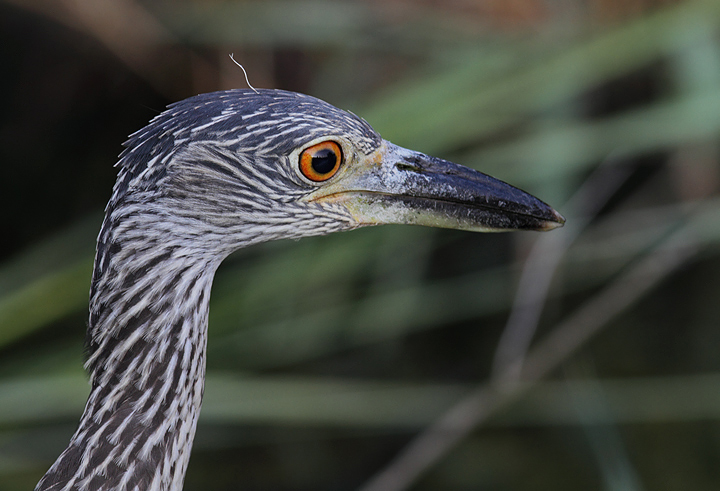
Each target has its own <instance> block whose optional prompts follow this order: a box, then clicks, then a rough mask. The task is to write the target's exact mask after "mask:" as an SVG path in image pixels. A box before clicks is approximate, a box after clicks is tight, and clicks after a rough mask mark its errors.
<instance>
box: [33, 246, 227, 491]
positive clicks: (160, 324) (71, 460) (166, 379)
mask: <svg viewBox="0 0 720 491" xmlns="http://www.w3.org/2000/svg"><path fill="white" fill-rule="evenodd" d="M102 237H103V234H102V233H101V240H100V241H99V244H98V253H97V256H96V261H95V271H94V273H93V284H92V288H91V298H90V323H89V328H88V340H87V342H88V351H89V358H88V361H87V364H86V367H87V368H88V369H89V371H90V374H91V383H92V389H91V393H90V396H89V398H88V401H87V404H86V407H85V411H84V413H83V416H82V418H81V421H80V424H79V427H78V429H77V431H76V433H75V434H74V436H73V437H72V440H71V442H70V445H69V446H68V448H67V449H66V450H65V451H64V452H63V454H62V455H61V456H60V457H59V458H58V460H57V462H56V463H55V464H54V465H53V467H52V468H51V469H50V470H49V471H48V473H47V474H46V476H45V477H44V478H43V480H42V481H41V482H40V483H39V484H38V487H37V488H36V489H93V490H116V489H117V490H120V489H157V490H180V489H181V488H182V483H183V480H184V476H185V471H186V468H187V463H188V460H189V457H190V449H191V447H192V441H193V437H194V434H195V427H196V423H197V418H198V415H199V412H200V405H201V402H202V394H203V383H204V378H205V377H204V374H205V351H206V338H207V318H208V299H209V296H210V288H211V284H212V278H213V276H214V273H215V269H216V267H217V265H218V264H219V261H208V260H202V259H201V258H197V257H194V256H193V255H192V254H186V253H183V249H182V248H180V247H178V246H177V245H173V244H172V243H165V244H162V243H160V242H158V243H155V244H145V246H146V247H144V248H143V249H142V250H140V249H137V248H132V247H129V246H127V245H125V244H123V243H122V242H120V241H113V239H112V237H107V240H109V241H108V242H105V243H103V241H102ZM54 483H60V484H61V485H60V486H57V487H52V484H54Z"/></svg>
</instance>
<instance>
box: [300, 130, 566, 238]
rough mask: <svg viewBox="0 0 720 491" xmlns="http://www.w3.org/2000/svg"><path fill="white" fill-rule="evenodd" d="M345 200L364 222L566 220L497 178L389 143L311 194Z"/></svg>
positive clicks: (520, 226) (453, 224) (483, 224)
mask: <svg viewBox="0 0 720 491" xmlns="http://www.w3.org/2000/svg"><path fill="white" fill-rule="evenodd" d="M307 199H308V200H309V201H312V202H318V203H334V204H339V205H343V206H344V207H345V208H347V209H348V210H349V211H350V213H351V214H352V216H353V217H354V218H355V219H356V220H357V222H358V223H360V224H361V225H375V224H389V223H399V224H416V225H426V226H431V227H441V228H452V229H460V230H471V231H479V232H498V231H504V230H543V231H544V230H552V229H554V228H557V227H561V226H562V225H563V224H564V223H565V219H564V218H563V217H562V215H560V214H559V213H558V212H556V211H555V210H554V209H552V208H551V207H550V206H548V205H547V204H545V203H543V202H542V201H540V200H539V199H537V198H535V197H534V196H532V195H530V194H528V193H526V192H524V191H521V190H520V189H517V188H515V187H513V186H511V185H509V184H506V183H504V182H502V181H500V180H498V179H495V178H494V177H490V176H488V175H486V174H483V173H481V172H478V171H475V170H472V169H468V168H467V167H463V166H461V165H457V164H454V163H452V162H448V161H446V160H442V159H438V158H435V157H430V156H428V155H425V154H422V153H419V152H414V151H412V150H407V149H405V148H402V147H398V146H397V145H393V144H392V143H390V142H387V141H384V142H383V145H382V146H381V147H380V148H379V149H378V150H377V151H375V152H373V153H372V154H370V155H368V156H362V157H357V158H356V159H355V161H353V162H348V163H347V167H346V168H345V169H344V170H343V171H341V173H339V174H338V176H337V179H334V180H333V181H331V182H329V183H328V184H327V185H325V186H322V187H320V188H319V189H318V190H316V191H315V192H313V193H312V194H311V195H310V196H308V198H307Z"/></svg>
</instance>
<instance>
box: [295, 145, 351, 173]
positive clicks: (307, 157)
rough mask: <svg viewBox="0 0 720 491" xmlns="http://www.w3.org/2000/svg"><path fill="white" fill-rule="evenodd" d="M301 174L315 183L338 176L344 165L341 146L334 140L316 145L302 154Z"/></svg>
mask: <svg viewBox="0 0 720 491" xmlns="http://www.w3.org/2000/svg"><path fill="white" fill-rule="evenodd" d="M299 161H300V162H299V165H300V172H301V173H302V175H303V176H305V177H306V178H308V179H310V180H311V181H313V182H323V181H327V180H328V179H330V178H331V177H332V176H334V175H335V174H337V171H338V170H339V169H340V166H341V165H342V163H343V153H342V149H341V148H340V145H338V144H337V143H336V142H334V141H332V140H326V141H324V142H320V143H316V144H315V145H312V146H310V147H308V148H306V149H305V150H303V151H302V152H301V153H300V158H299Z"/></svg>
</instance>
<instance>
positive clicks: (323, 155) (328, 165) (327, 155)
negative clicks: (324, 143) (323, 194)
mask: <svg viewBox="0 0 720 491" xmlns="http://www.w3.org/2000/svg"><path fill="white" fill-rule="evenodd" d="M336 162H337V155H335V152H334V151H333V150H330V149H329V148H322V149H320V150H318V151H317V152H315V155H313V157H312V164H311V165H312V168H313V170H314V171H315V172H317V173H318V174H327V173H328V172H330V171H331V170H333V169H334V168H335V163H336Z"/></svg>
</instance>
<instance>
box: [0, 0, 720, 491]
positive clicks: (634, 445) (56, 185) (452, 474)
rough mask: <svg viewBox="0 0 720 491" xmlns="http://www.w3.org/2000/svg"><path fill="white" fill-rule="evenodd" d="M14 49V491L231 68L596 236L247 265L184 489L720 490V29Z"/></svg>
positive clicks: (28, 19)
mask: <svg viewBox="0 0 720 491" xmlns="http://www.w3.org/2000/svg"><path fill="white" fill-rule="evenodd" d="M0 36H1V37H2V41H1V42H0V50H1V52H2V60H3V70H2V71H3V76H2V77H0V87H1V89H2V90H0V93H2V98H3V101H2V107H3V109H2V112H0V119H1V121H2V126H1V127H0V139H1V144H0V155H2V157H1V160H0V165H1V166H2V172H1V173H0V175H1V176H2V179H0V200H2V201H1V203H2V206H1V208H0V209H2V212H3V213H2V215H3V219H2V231H1V232H0V254H1V255H2V256H1V257H0V490H2V491H5V490H16V489H17V490H20V489H31V488H32V487H33V486H34V483H35V482H36V481H37V479H39V477H40V476H41V475H42V474H43V473H44V471H45V470H46V469H47V467H48V466H49V465H50V464H51V463H52V461H53V460H54V459H55V457H56V456H57V455H58V454H59V452H60V451H61V450H62V449H63V448H64V447H65V445H66V444H67V441H68V439H69V436H70V435H71V434H72V432H73V430H74V427H75V424H76V423H77V420H78V417H79V415H80V413H81V412H82V407H83V404H84V399H85V397H86V394H87V391H88V385H87V379H86V376H85V374H84V373H83V371H82V362H83V352H82V349H83V348H82V345H83V339H84V326H85V318H86V310H87V306H86V302H87V291H88V288H89V282H90V268H91V262H92V254H93V247H94V239H95V235H96V234H97V231H98V229H99V226H100V220H101V216H102V207H103V206H104V203H105V201H106V200H107V199H108V197H109V195H110V190H111V187H112V184H113V181H114V174H115V170H114V169H113V167H112V164H113V163H114V161H115V159H116V155H117V154H118V153H119V150H120V143H121V142H122V141H123V140H124V138H125V137H126V135H127V134H129V133H131V132H133V131H134V130H136V129H139V128H140V127H142V126H143V125H144V124H145V123H146V122H147V121H148V120H149V119H150V118H152V117H153V116H154V115H155V114H157V112H158V111H160V110H162V108H163V107H164V106H165V105H166V104H168V103H170V102H172V101H174V100H178V99H181V98H184V97H187V96H190V95H193V94H195V93H198V92H205V91H210V90H218V89H224V88H232V87H243V86H244V85H245V82H244V78H243V75H242V72H241V71H240V70H239V69H238V68H237V67H236V66H235V65H234V64H232V62H231V61H230V60H229V58H228V54H229V53H234V54H235V58H236V59H238V60H239V61H240V62H241V63H243V64H244V66H245V68H246V69H247V70H248V72H249V76H250V80H251V82H252V83H253V84H254V85H255V86H260V87H271V88H273V87H274V88H284V89H289V90H297V91H302V92H306V93H309V94H312V95H315V96H317V97H320V98H322V99H325V100H328V101H329V102H331V103H333V104H335V105H337V106H339V107H343V108H347V109H351V110H352V111H354V112H355V113H357V114H359V115H361V116H362V117H364V118H365V119H367V120H368V121H369V122H370V123H371V124H372V125H373V126H374V127H375V128H376V129H377V130H379V131H380V132H381V133H382V134H383V136H384V137H385V138H388V139H390V140H392V141H393V142H395V143H397V144H399V145H403V146H407V147H411V148H414V149H417V150H422V151H426V152H429V153H433V154H435V155H438V156H441V157H444V158H448V159H451V160H454V161H457V162H459V163H463V164H466V165H470V166H473V167H476V168H478V169H480V170H482V171H484V172H487V173H490V174H493V175H495V176H497V177H499V178H502V179H504V180H507V181H509V182H512V183H514V184H516V185H519V186H520V187H523V188H525V189H527V190H528V191H530V192H533V193H534V194H536V195H538V196H540V197H541V198H543V199H544V200H546V201H548V202H549V203H551V204H553V205H554V206H555V207H556V208H558V209H559V210H560V211H561V212H562V213H563V214H565V215H566V217H567V218H568V224H567V226H566V227H565V228H564V229H562V230H559V231H554V232H552V233H551V234H546V235H542V234H533V233H517V234H499V235H480V234H470V233H461V232H451V231H438V230H430V229H421V228H413V227H379V228H374V229H364V230H359V231H355V232H352V233H345V234H337V235H333V236H328V237H322V238H315V239H307V240H302V241H300V242H279V243H270V244H266V245H263V246H259V247H254V248H251V249H248V250H244V251H240V252H239V253H238V254H236V255H234V256H233V257H232V258H230V259H229V260H228V261H227V262H226V264H224V265H223V267H222V268H221V269H220V271H219V272H218V275H217V278H216V283H215V286H214V291H213V299H212V303H211V319H210V339H209V346H208V350H209V353H208V381H207V389H206V397H205V403H204V408H203V413H202V417H201V421H200V424H199V429H198V435H197V438H196V446H195V449H194V451H193V457H192V459H191V463H190V469H189V472H188V475H187V479H186V486H185V489H187V490H188V491H191V490H241V489H277V490H285V489H286V490H305V489H307V490H310V489H312V490H323V489H327V490H331V489H343V490H344V489H359V488H363V489H366V490H371V489H372V490H375V491H379V490H383V491H393V490H400V489H417V490H425V489H427V490H430V489H443V490H460V489H493V490H547V489H553V490H565V489H567V490H577V489H583V490H593V489H611V490H620V489H622V490H681V489H682V490H687V489H692V490H703V489H720V354H719V353H720V302H719V301H718V299H720V256H719V255H718V251H719V250H720V248H719V247H718V245H719V244H720V200H718V184H719V182H720V166H719V164H718V158H719V156H720V153H719V151H720V147H719V146H718V145H719V143H720V2H718V1H717V0H702V1H701V0H698V1H686V2H661V1H650V0H646V1H640V0H632V1H627V0H565V1H561V2H556V1H549V0H545V1H543V0H517V1H503V0H485V1H482V0H458V1H453V2H444V1H431V0H426V1H417V2H412V1H409V0H383V1H370V0H366V1H361V0H354V1H353V0H345V1H341V2H330V1H274V0H270V1H252V2H251V1H247V2H245V1H238V2H232V1H220V0H217V1H199V0H198V1H190V0H184V1H181V2H170V1H165V2H158V1H140V0H79V1H50V0H6V1H4V2H0Z"/></svg>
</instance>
